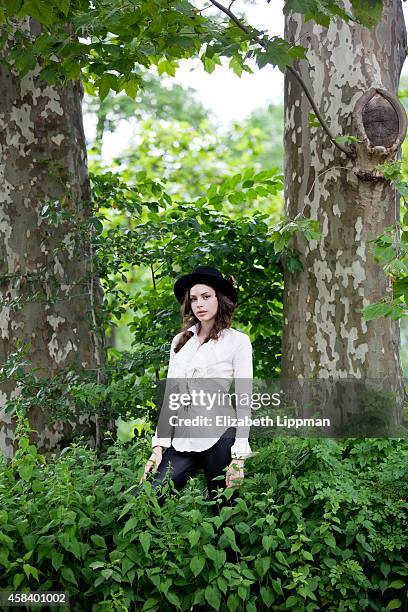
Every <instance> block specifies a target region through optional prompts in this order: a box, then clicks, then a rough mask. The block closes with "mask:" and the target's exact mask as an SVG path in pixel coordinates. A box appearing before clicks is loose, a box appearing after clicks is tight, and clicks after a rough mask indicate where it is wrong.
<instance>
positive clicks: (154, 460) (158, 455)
mask: <svg viewBox="0 0 408 612" xmlns="http://www.w3.org/2000/svg"><path fill="white" fill-rule="evenodd" d="M162 458H163V449H162V447H161V446H155V447H154V449H153V452H152V454H151V455H150V457H149V459H148V460H147V461H146V465H145V469H144V472H143V476H142V477H141V479H140V480H139V484H140V483H142V482H143V481H144V480H146V478H147V475H148V473H149V472H150V471H151V470H152V469H153V468H154V471H156V470H157V469H158V467H159V465H160V463H161V461H162Z"/></svg>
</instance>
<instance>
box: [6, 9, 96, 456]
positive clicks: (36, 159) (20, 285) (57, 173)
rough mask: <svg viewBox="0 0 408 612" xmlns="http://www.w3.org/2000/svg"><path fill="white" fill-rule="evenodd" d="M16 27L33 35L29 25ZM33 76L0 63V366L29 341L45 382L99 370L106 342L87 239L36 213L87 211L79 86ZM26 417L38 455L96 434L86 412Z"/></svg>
mask: <svg viewBox="0 0 408 612" xmlns="http://www.w3.org/2000/svg"><path fill="white" fill-rule="evenodd" d="M22 27H25V28H30V31H31V34H32V35H33V36H36V35H38V33H39V29H38V24H37V23H36V22H35V21H33V20H30V21H27V22H25V24H22ZM12 45H13V41H9V44H8V46H7V48H6V50H5V52H4V54H5V57H7V55H8V53H9V50H10V48H11V47H12ZM39 72H40V67H39V66H38V65H37V66H36V68H35V69H34V70H33V71H31V72H29V73H28V74H27V75H26V76H24V77H23V78H19V76H18V75H17V74H16V73H14V72H13V71H10V70H8V69H7V68H6V67H5V66H3V65H2V66H0V151H1V154H0V177H1V178H0V364H1V365H3V364H4V363H5V362H6V360H7V357H8V356H9V355H10V354H11V353H12V352H13V351H15V350H16V348H17V342H18V341H24V342H29V343H31V348H30V350H29V353H28V355H27V359H28V360H29V362H30V364H31V366H32V367H35V368H39V371H38V372H37V375H40V376H51V375H53V374H55V373H57V372H60V371H61V370H62V369H64V368H68V367H73V368H75V369H76V370H77V371H78V370H81V369H82V368H86V369H93V370H95V369H97V368H98V366H99V365H100V362H101V344H102V342H103V336H102V337H101V336H99V337H97V335H96V334H95V333H94V332H93V331H92V325H93V324H94V322H95V316H94V315H95V306H96V305H97V303H98V300H99V301H100V299H101V289H100V286H99V285H98V283H97V282H96V280H94V281H93V283H92V282H91V281H90V275H89V271H90V253H89V243H88V242H87V240H85V239H81V240H79V239H78V236H76V233H75V231H74V223H75V222H74V221H73V220H71V219H68V220H60V222H59V224H58V225H55V224H53V223H51V222H50V219H47V218H46V219H44V218H43V215H42V214H41V211H42V210H43V207H44V206H45V205H47V204H48V205H49V206H50V209H55V210H57V211H58V210H59V211H60V212H61V210H62V206H63V205H66V207H67V210H68V211H69V212H70V213H71V214H73V215H75V217H76V218H77V219H78V220H84V219H86V218H87V216H88V215H89V200H90V189H89V180H88V172H87V156H86V147H85V138H84V131H83V125H82V110H81V100H82V87H81V84H80V83H78V82H75V83H73V82H70V83H69V84H68V85H67V86H66V87H65V88H62V87H61V86H60V85H55V86H54V85H53V86H51V85H49V84H48V83H47V82H45V81H43V80H40V79H39V78H38V73H39ZM98 338H99V339H98ZM20 392H21V388H20V387H19V386H18V385H16V384H15V382H14V381H13V380H12V379H10V380H8V381H5V382H3V383H2V384H1V386H0V410H1V412H0V448H1V450H2V451H3V453H4V454H5V455H6V456H7V457H10V456H12V454H13V431H14V427H15V423H14V418H12V417H11V416H10V414H8V413H7V414H6V413H5V412H4V404H5V402H6V401H7V399H10V398H13V397H16V396H19V395H20ZM51 408H52V406H50V409H51ZM50 412H51V411H50ZM28 416H29V420H30V425H31V426H32V427H33V428H35V429H37V430H38V437H37V436H35V437H34V440H36V442H37V443H38V445H39V447H40V448H41V449H42V450H51V449H54V448H55V447H58V443H59V442H61V441H63V440H65V439H67V438H68V439H69V436H70V434H71V433H72V431H73V429H75V430H76V431H81V433H89V434H90V435H91V436H92V433H93V432H95V424H94V422H93V421H94V418H93V417H92V418H89V415H82V416H81V417H80V418H78V419H76V417H74V418H73V420H72V419H71V422H65V423H63V422H61V421H58V420H57V421H53V422H52V423H50V424H48V423H47V421H48V417H49V413H48V411H43V410H40V409H38V408H34V407H32V406H30V407H29V410H28Z"/></svg>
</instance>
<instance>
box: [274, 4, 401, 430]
mask: <svg viewBox="0 0 408 612" xmlns="http://www.w3.org/2000/svg"><path fill="white" fill-rule="evenodd" d="M343 7H344V8H345V9H346V10H347V11H349V12H350V13H351V12H352V7H351V4H350V3H349V2H348V1H346V2H344V3H343ZM285 39H286V40H287V41H288V42H289V43H295V41H296V43H297V44H302V45H303V46H305V47H306V48H307V58H308V61H304V60H299V61H296V62H295V64H294V68H295V69H296V70H297V71H298V72H299V73H300V74H301V76H302V77H303V79H304V81H305V82H306V85H307V87H308V88H309V90H310V92H311V93H312V96H313V99H314V100H315V101H316V102H317V104H318V107H319V110H320V112H321V113H322V114H323V116H324V117H325V118H326V120H327V121H328V123H329V125H330V128H331V130H332V131H333V132H334V134H335V135H336V136H340V135H347V134H349V135H354V136H356V137H358V138H359V142H357V144H356V145H355V154H356V156H355V158H353V157H351V156H350V157H348V156H347V155H345V154H344V153H343V152H341V151H340V150H339V149H338V148H337V147H335V146H333V145H332V143H330V141H329V139H328V137H327V135H326V133H325V132H324V131H323V130H322V129H321V127H319V126H317V125H316V126H315V125H311V124H309V113H310V112H311V106H310V103H309V102H308V100H307V98H306V96H305V94H304V92H303V91H302V89H301V87H300V86H299V83H298V81H297V80H296V79H294V77H293V75H291V74H290V73H289V72H287V73H286V75H285V91H284V106H285V133H284V145H285V162H284V163H285V213H286V215H287V216H288V217H290V218H294V217H295V216H296V215H297V214H298V213H301V212H303V213H304V215H305V216H306V217H309V218H311V219H318V220H319V221H320V231H321V238H320V239H318V240H306V239H305V238H304V237H303V236H296V237H294V239H293V243H292V244H291V245H290V246H292V248H294V249H297V250H298V251H299V253H300V256H301V259H302V262H303V265H304V269H303V271H301V272H300V273H291V272H290V271H289V270H288V269H287V266H286V265H285V266H284V268H285V272H284V274H285V291H284V309H283V317H284V319H283V344H282V379H283V380H286V381H291V383H290V384H288V385H287V390H288V396H289V398H290V399H291V400H295V403H296V404H297V405H298V407H299V404H301V405H302V406H303V407H304V406H305V405H306V404H307V400H308V398H309V396H310V385H309V383H307V382H306V381H310V380H312V379H313V380H327V381H342V380H344V381H356V380H359V381H363V382H364V381H367V382H368V383H371V382H373V383H375V381H377V382H378V383H379V387H387V389H388V390H390V391H393V392H394V393H395V395H396V398H397V407H396V408H394V415H395V416H396V417H397V419H398V422H401V421H400V417H401V403H402V398H403V380H402V372H401V363H400V357H399V345H400V330H399V321H393V320H391V318H390V317H388V318H384V317H382V318H379V319H376V320H372V321H367V322H365V321H364V318H363V315H362V313H361V309H362V308H363V307H365V306H367V305H368V304H370V303H372V302H374V301H377V300H379V299H381V298H387V297H390V295H391V291H392V289H391V284H390V280H389V279H388V278H387V277H386V276H385V274H384V272H383V271H382V268H381V267H380V266H379V265H378V264H377V263H376V262H375V261H374V258H373V255H372V253H371V252H370V250H369V246H370V245H369V244H368V241H369V240H371V239H373V238H376V237H377V236H378V235H380V234H381V233H383V230H384V228H385V227H387V226H390V225H392V224H393V223H394V222H395V221H396V220H398V219H399V199H398V197H397V193H396V192H395V190H394V189H393V187H392V185H390V183H389V181H387V180H385V179H384V177H383V176H382V175H381V174H380V173H377V172H375V170H374V168H375V166H376V165H377V164H380V163H384V161H387V160H392V159H394V158H395V157H396V156H397V157H398V156H399V154H400V144H401V141H402V140H403V138H404V135H405V130H406V122H405V115H404V116H402V115H401V106H400V105H399V103H398V100H396V95H397V90H398V84H399V78H400V73H401V69H402V66H403V63H404V60H405V56H406V29H405V23H404V18H403V12H402V7H401V0H385V2H384V9H383V14H382V18H381V21H380V22H379V24H378V25H377V26H376V27H375V28H374V29H372V30H369V29H368V28H365V27H361V26H359V25H357V24H356V23H353V22H351V21H350V22H349V23H346V22H345V21H342V20H341V19H337V20H333V21H331V22H330V26H329V27H328V28H325V27H323V26H321V25H317V24H316V23H315V22H313V21H308V22H306V23H305V21H304V17H303V16H302V15H300V14H297V13H290V14H288V15H286V17H285ZM363 96H365V97H364V98H363ZM310 123H313V124H315V122H310ZM362 124H365V125H366V128H367V133H368V134H369V136H370V135H371V136H370V138H371V142H370V138H369V137H367V138H363V134H362V130H361V125H362ZM373 141H375V142H373ZM294 380H295V381H297V383H298V384H293V381H294ZM345 386H346V385H345ZM345 386H344V387H343V388H342V391H341V392H342V393H344V392H345ZM369 386H370V385H369ZM346 392H347V391H346ZM334 395H335V393H333V387H331V390H330V398H329V400H330V401H331V402H332V404H331V409H332V411H331V414H330V416H331V418H332V419H334V420H335V421H337V422H340V421H342V420H343V418H344V416H345V415H344V414H343V413H342V414H339V412H336V410H337V411H339V410H344V405H341V406H340V405H339V403H338V402H337V403H336V401H332V400H333V397H334ZM327 399H328V398H327V397H326V400H327ZM337 399H338V398H337ZM330 401H329V403H330ZM339 406H340V408H339ZM354 408H355V406H354ZM351 412H353V410H351ZM309 414H310V413H309Z"/></svg>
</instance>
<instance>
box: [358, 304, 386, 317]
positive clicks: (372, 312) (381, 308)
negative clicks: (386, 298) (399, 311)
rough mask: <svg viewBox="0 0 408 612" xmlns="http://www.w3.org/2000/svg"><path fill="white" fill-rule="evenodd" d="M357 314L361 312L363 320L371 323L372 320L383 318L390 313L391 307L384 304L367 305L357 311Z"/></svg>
mask: <svg viewBox="0 0 408 612" xmlns="http://www.w3.org/2000/svg"><path fill="white" fill-rule="evenodd" d="M357 310H358V312H362V313H363V316H364V319H365V320H366V321H372V320H374V319H378V318H379V317H385V316H387V315H389V314H390V313H391V310H392V306H390V304H387V303H385V302H383V301H382V302H376V303H374V304H369V305H368V306H366V307H365V308H363V309H357Z"/></svg>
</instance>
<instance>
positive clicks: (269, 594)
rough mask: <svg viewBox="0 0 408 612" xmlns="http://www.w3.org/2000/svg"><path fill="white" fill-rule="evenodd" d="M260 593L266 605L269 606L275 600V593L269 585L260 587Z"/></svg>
mask: <svg viewBox="0 0 408 612" xmlns="http://www.w3.org/2000/svg"><path fill="white" fill-rule="evenodd" d="M260 593H261V597H262V601H263V602H264V604H265V605H266V606H268V607H271V605H272V604H273V602H274V601H275V593H274V592H273V590H272V589H271V587H264V586H263V587H261V589H260Z"/></svg>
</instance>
